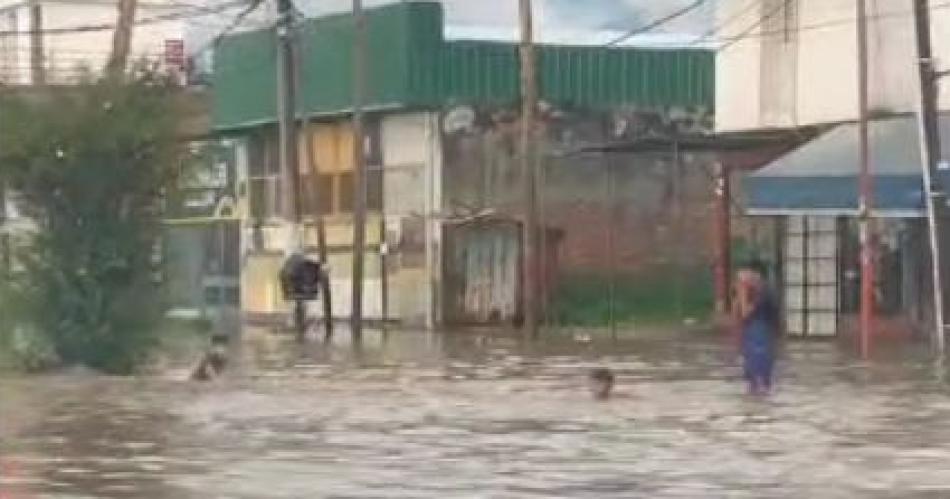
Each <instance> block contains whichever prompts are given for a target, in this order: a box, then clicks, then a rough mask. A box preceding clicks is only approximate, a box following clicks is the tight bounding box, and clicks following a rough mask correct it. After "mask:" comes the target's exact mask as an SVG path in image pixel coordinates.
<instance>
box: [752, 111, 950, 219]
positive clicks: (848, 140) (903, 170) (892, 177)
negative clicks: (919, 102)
mask: <svg viewBox="0 0 950 499" xmlns="http://www.w3.org/2000/svg"><path fill="white" fill-rule="evenodd" d="M940 124H941V130H942V132H941V135H942V142H943V144H944V145H948V144H950V116H941V118H940ZM869 135H870V146H871V150H870V156H871V171H872V173H873V176H874V206H873V209H874V214H875V216H879V217H902V218H917V217H923V216H924V191H923V181H922V175H921V173H922V170H921V168H922V166H921V160H920V142H919V139H918V125H917V120H916V118H915V117H914V116H898V117H890V118H884V119H878V120H874V121H872V122H871V123H870V125H869ZM858 142H859V135H858V124H857V123H846V124H842V125H838V126H836V127H835V128H833V129H831V130H830V131H828V132H826V133H824V134H823V135H821V136H820V137H818V138H816V139H814V140H812V141H811V142H808V143H807V144H805V145H803V146H801V147H799V148H798V149H796V150H794V151H792V152H790V153H788V154H786V155H784V156H782V157H781V158H779V159H777V160H775V161H773V162H772V163H770V164H768V165H766V166H765V167H764V168H762V169H760V170H758V171H756V172H754V173H750V174H748V175H746V176H745V178H744V179H743V192H744V194H745V196H746V200H745V206H746V209H747V210H746V211H747V214H749V215H828V216H850V215H856V214H857V213H858V171H859V156H858V154H859V153H858ZM945 157H946V156H945ZM938 181H940V182H941V183H944V185H946V182H947V181H950V172H948V171H946V170H943V171H941V172H940V174H939V176H938Z"/></svg>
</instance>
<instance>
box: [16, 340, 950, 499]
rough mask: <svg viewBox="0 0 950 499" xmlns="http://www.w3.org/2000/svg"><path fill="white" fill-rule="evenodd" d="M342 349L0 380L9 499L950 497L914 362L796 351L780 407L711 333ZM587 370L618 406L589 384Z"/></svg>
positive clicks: (941, 392)
mask: <svg viewBox="0 0 950 499" xmlns="http://www.w3.org/2000/svg"><path fill="white" fill-rule="evenodd" d="M349 352H350V350H349V349H348V348H347V347H345V346H340V347H338V348H336V349H333V350H332V351H329V352H327V351H326V350H324V349H322V348H320V347H318V346H310V347H308V348H306V349H305V351H303V352H301V351H299V349H297V348H296V347H294V346H292V345H291V344H289V343H287V342H285V341H284V340H280V339H277V338H274V337H269V336H267V335H251V336H249V337H248V338H246V339H245V341H244V344H243V346H242V348H241V351H240V357H241V359H242V362H241V363H240V364H241V365H240V366H238V367H237V368H236V369H235V370H234V371H233V372H231V373H230V374H229V376H227V377H226V378H225V379H222V380H218V381H216V382H213V383H209V384H195V383H189V382H184V381H182V379H183V378H184V377H185V376H186V371H185V370H184V365H185V364H182V365H181V366H175V367H173V368H171V369H170V370H168V371H167V372H166V373H165V374H163V375H158V376H153V377H143V378H137V379H118V378H107V377H98V376H92V375H73V376H65V375H60V376H48V377H31V378H19V379H7V380H5V381H2V382H0V416H2V417H0V438H2V441H0V473H2V478H0V497H2V498H3V499H13V498H28V497H56V498H69V499H76V498H92V497H95V498H132V497H135V498H175V499H178V498H181V499H185V498H192V497H194V498H249V499H250V498H303V497H320V498H384V497H385V498H456V497H466V498H468V497H490V498H496V497H498V498H522V497H524V498H528V497H537V498H541V497H544V498H547V497H577V498H580V497H584V498H587V497H598V498H610V497H617V498H620V497H625V498H628V497H660V498H674V497H675V498H700V497H701V498H718V497H729V498H741V497H750V498H753V497H755V498H759V497H821V498H874V497H881V498H884V497H948V496H950V396H948V395H950V389H948V386H947V385H945V384H943V382H942V380H941V379H940V378H941V377H940V376H939V375H938V373H937V372H936V370H935V369H934V368H933V366H932V365H930V364H929V363H927V362H925V361H923V360H921V359H923V358H924V357H923V356H920V355H916V354H914V353H912V352H900V353H894V354H893V355H889V356H888V358H886V359H884V358H882V359H879V360H877V361H876V362H875V363H873V364H869V365H862V364H859V363H857V362H855V361H854V360H853V359H851V358H850V356H849V355H847V354H846V353H842V352H841V351H840V350H839V349H838V348H837V347H836V346H835V345H832V344H823V343H800V344H793V345H792V346H791V347H790V348H789V351H788V352H787V354H786V355H785V358H784V361H783V362H782V363H781V365H780V368H779V372H780V376H779V380H780V381H779V386H778V389H777V391H776V393H775V394H774V396H773V397H771V398H770V399H768V400H754V399H751V398H749V397H747V396H746V395H745V394H744V391H743V390H744V387H743V386H742V385H741V383H740V381H739V379H738V374H739V371H738V367H737V366H736V364H735V362H734V359H732V358H731V356H730V355H729V353H728V351H727V349H726V348H725V346H724V344H723V343H721V342H717V341H712V340H706V339H690V340H685V339H679V340H676V341H669V340H667V341H662V342H659V341H652V342H651V341H639V342H638V341H631V342H625V343H621V344H618V345H612V344H610V343H605V344H603V345H599V346H591V345H584V344H578V343H573V342H564V344H550V345H547V346H545V347H544V348H532V349H523V348H521V347H519V346H518V343H517V342H516V341H514V340H511V339H503V338H493V339H486V338H483V337H477V336H464V337H440V336H434V335H422V334H419V335H417V334H408V333H393V334H392V335H391V336H390V337H389V339H388V341H386V342H385V343H381V342H380V341H369V342H368V344H367V346H366V349H365V352H364V355H362V356H360V357H359V358H355V357H353V356H351V355H350V353H349ZM914 359H917V360H914ZM595 365H608V366H610V367H612V368H614V369H615V370H616V371H617V373H618V375H619V379H618V388H617V392H618V393H617V397H616V398H615V399H614V400H611V401H609V402H594V401H592V400H591V399H590V396H589V395H588V393H587V392H586V389H585V375H586V372H587V370H588V369H589V368H590V367H592V366H595ZM178 367H181V369H179V368H178Z"/></svg>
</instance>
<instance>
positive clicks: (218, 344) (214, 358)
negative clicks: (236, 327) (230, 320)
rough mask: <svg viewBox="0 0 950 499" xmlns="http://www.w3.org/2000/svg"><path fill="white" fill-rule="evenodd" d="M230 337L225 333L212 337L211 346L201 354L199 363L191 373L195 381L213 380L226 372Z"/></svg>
mask: <svg viewBox="0 0 950 499" xmlns="http://www.w3.org/2000/svg"><path fill="white" fill-rule="evenodd" d="M227 347H228V338H227V336H224V335H214V336H212V337H211V348H209V349H208V351H206V352H205V353H204V355H202V356H201V360H199V361H198V365H197V366H195V369H194V370H193V371H192V373H191V379H192V380H194V381H211V380H212V379H215V378H217V377H218V376H220V375H221V373H223V372H224V369H225V368H226V367H227V365H228V353H227Z"/></svg>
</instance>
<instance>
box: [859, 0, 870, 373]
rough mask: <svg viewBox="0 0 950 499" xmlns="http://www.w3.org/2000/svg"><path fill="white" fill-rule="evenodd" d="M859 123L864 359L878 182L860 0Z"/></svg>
mask: <svg viewBox="0 0 950 499" xmlns="http://www.w3.org/2000/svg"><path fill="white" fill-rule="evenodd" d="M857 8H858V26H857V32H858V123H859V128H858V130H859V135H860V160H861V164H860V167H861V170H860V176H859V184H860V186H859V187H860V194H859V201H858V209H859V211H860V223H861V326H860V327H861V337H860V347H861V357H862V358H864V359H867V358H868V356H869V355H870V351H871V332H872V330H873V326H874V250H873V247H872V243H873V239H874V238H873V234H872V230H873V229H872V226H871V210H872V207H873V205H874V179H873V178H872V176H871V157H870V144H869V139H868V43H867V32H868V20H867V10H866V0H858V5H857Z"/></svg>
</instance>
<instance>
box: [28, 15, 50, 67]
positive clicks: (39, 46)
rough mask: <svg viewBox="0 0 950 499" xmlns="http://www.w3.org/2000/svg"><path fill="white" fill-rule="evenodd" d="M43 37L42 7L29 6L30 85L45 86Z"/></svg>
mask: <svg viewBox="0 0 950 499" xmlns="http://www.w3.org/2000/svg"><path fill="white" fill-rule="evenodd" d="M44 41H45V39H44V37H43V5H42V4H40V3H35V4H33V5H32V6H30V83H31V84H33V85H45V84H46V60H45V59H46V55H45V54H46V47H45V43H44Z"/></svg>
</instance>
